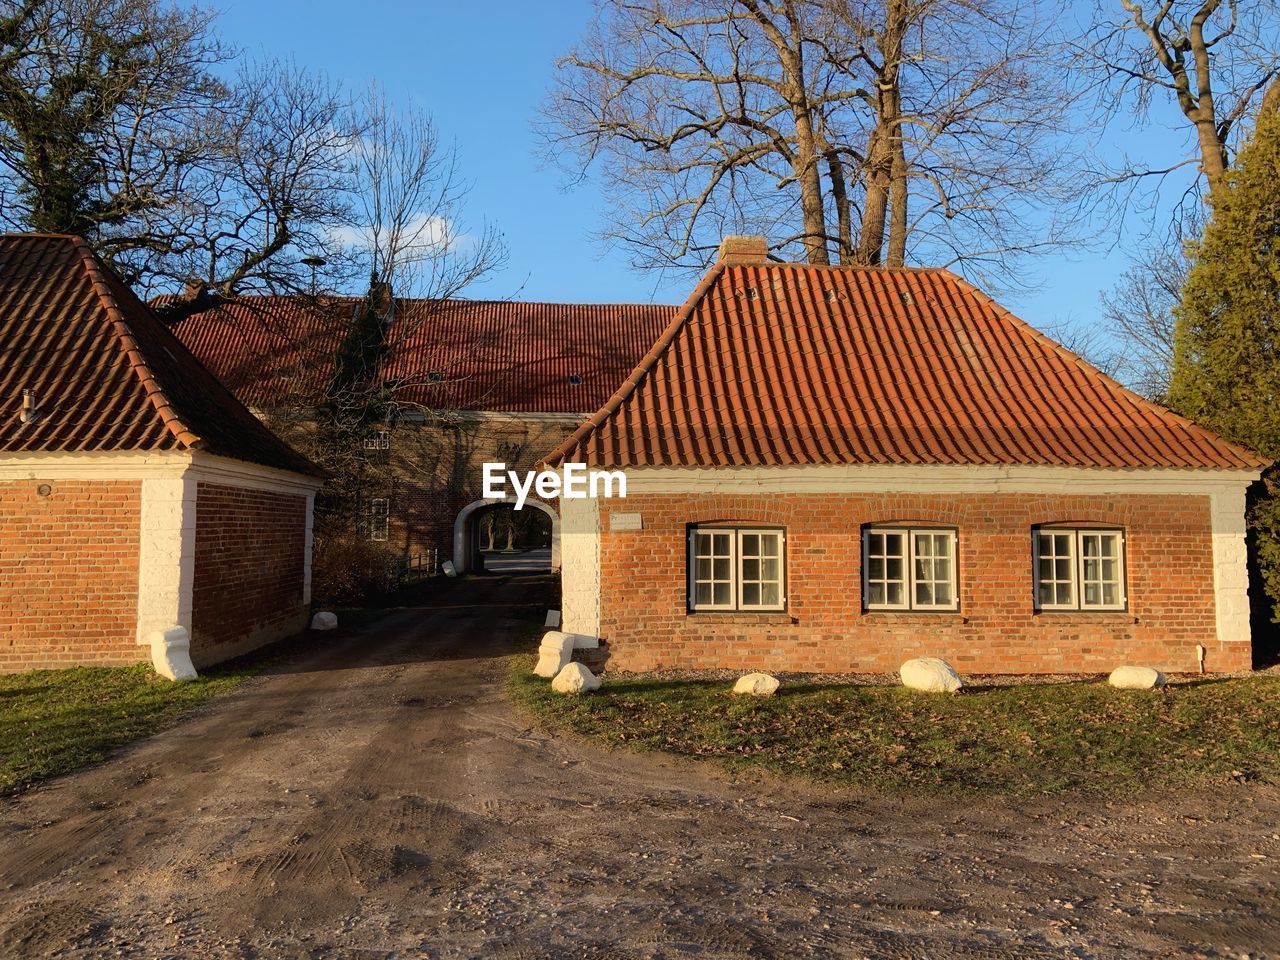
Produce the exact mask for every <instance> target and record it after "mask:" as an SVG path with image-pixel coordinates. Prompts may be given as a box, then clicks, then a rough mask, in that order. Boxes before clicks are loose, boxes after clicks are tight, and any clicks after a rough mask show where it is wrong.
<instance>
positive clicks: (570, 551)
mask: <svg viewBox="0 0 1280 960" xmlns="http://www.w3.org/2000/svg"><path fill="white" fill-rule="evenodd" d="M560 570H561V573H562V575H561V578H560V582H561V584H562V588H563V589H562V596H561V599H560V611H561V626H560V629H561V630H563V631H565V632H566V633H583V634H586V635H587V636H589V637H598V636H599V635H600V501H599V500H595V499H592V498H589V497H588V498H584V499H582V500H561V501H560Z"/></svg>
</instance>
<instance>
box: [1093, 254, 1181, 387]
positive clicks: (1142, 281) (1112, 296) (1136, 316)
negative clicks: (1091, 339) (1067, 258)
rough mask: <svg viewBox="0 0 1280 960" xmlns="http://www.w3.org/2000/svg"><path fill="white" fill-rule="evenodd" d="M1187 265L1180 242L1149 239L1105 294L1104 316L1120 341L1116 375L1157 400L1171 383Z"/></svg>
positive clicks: (1115, 347) (1115, 348)
mask: <svg viewBox="0 0 1280 960" xmlns="http://www.w3.org/2000/svg"><path fill="white" fill-rule="evenodd" d="M1187 267H1188V262H1187V257H1186V254H1185V252H1184V248H1183V247H1182V246H1181V245H1179V244H1176V243H1174V244H1170V243H1157V244H1148V245H1147V246H1145V247H1143V248H1142V249H1140V250H1139V251H1138V253H1137V254H1136V255H1135V256H1134V257H1133V261H1132V263H1131V265H1130V266H1129V268H1128V269H1126V270H1125V272H1124V273H1123V274H1121V276H1120V281H1119V283H1117V284H1116V286H1115V287H1113V288H1112V290H1111V292H1110V293H1104V294H1103V295H1102V316H1103V322H1104V324H1105V327H1106V329H1107V330H1108V331H1109V333H1110V335H1111V336H1112V337H1113V338H1114V341H1115V342H1113V344H1112V347H1111V349H1112V351H1113V354H1112V355H1113V356H1115V357H1116V358H1117V360H1116V369H1115V370H1114V375H1115V376H1117V377H1118V378H1119V379H1120V380H1122V381H1124V382H1125V383H1127V384H1128V385H1129V386H1131V387H1132V388H1133V389H1134V390H1137V391H1138V392H1139V393H1141V394H1142V395H1143V396H1145V397H1148V398H1150V399H1152V400H1157V401H1161V400H1163V398H1164V396H1165V394H1166V393H1167V392H1168V389H1169V372H1170V370H1171V368H1172V365H1173V323H1174V314H1173V310H1174V307H1176V306H1177V305H1178V303H1179V302H1180V301H1181V299H1182V286H1183V284H1184V283H1185V282H1186V279H1187Z"/></svg>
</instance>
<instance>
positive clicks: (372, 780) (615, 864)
mask: <svg viewBox="0 0 1280 960" xmlns="http://www.w3.org/2000/svg"><path fill="white" fill-rule="evenodd" d="M448 587H449V588H450V589H448V590H447V591H442V592H441V593H439V594H438V599H437V600H436V601H434V603H433V605H432V606H430V607H426V608H423V609H416V610H406V611H402V612H398V613H395V614H393V615H391V616H389V617H387V618H385V619H383V620H381V621H379V622H378V623H376V624H373V625H371V626H368V627H364V628H361V629H358V630H353V631H350V632H348V633H346V634H344V635H339V636H338V637H337V638H336V639H335V640H334V641H333V642H332V643H331V644H328V645H326V647H325V649H323V650H320V651H318V652H314V653H310V654H303V655H298V656H297V657H295V658H294V659H293V660H291V661H290V662H288V663H287V664H286V665H285V666H283V667H281V668H279V669H278V670H276V671H275V672H273V673H272V674H271V675H269V676H264V677H262V678H260V679H258V680H255V681H252V682H250V683H249V684H247V685H245V686H243V687H241V688H239V689H238V690H237V691H236V692H234V693H232V694H230V695H228V696H226V697H225V698H222V699H220V700H218V701H216V702H215V703H214V704H213V705H212V706H211V707H210V708H209V709H207V710H206V711H205V712H204V713H202V714H201V715H199V716H197V717H196V718H194V719H192V720H189V721H188V722H185V723H184V724H182V725H181V726H179V727H177V728H174V729H172V730H169V731H167V732H165V733H162V734H160V735H158V736H156V737H153V738H151V739H150V740H147V741H145V742H143V743H141V744H138V745H136V746H134V747H133V748H130V749H128V750H126V751H124V752H123V753H122V754H121V755H120V756H119V757H117V758H116V759H114V760H112V761H111V762H109V763H106V764H103V765H100V766H98V767H96V768H93V769H90V770H87V771H84V772H82V773H80V774H76V775H73V776H70V777H66V778H63V779H61V780H58V781H56V782H53V783H51V784H49V785H47V786H45V787H43V788H41V789H38V790H36V791H33V792H32V793H31V794H29V795H26V796H24V797H21V798H18V799H16V800H10V801H4V802H0V957H5V958H9V957H24V956H41V957H44V956H74V957H91V956H93V957H96V956H124V957H182V958H187V957H191V958H201V960H203V958H218V957H315V958H320V957H324V958H347V957H352V958H354V957H361V958H369V957H401V956H403V957H419V956H424V957H511V958H517V957H519V958H534V957H579V956H582V957H617V958H629V957H671V958H685V957H701V958H719V957H747V956H752V957H808V956H824V957H825V956H840V957H845V956H849V957H861V956H875V957H929V958H936V957H1010V958H1035V957H1075V958H1080V957H1145V956H1151V957H1167V956H1170V955H1177V954H1186V955H1197V954H1200V955H1205V956H1232V957H1239V956H1240V955H1242V954H1248V955H1251V956H1254V957H1257V956H1268V955H1276V954H1280V884H1278V880H1280V869H1278V867H1280V789H1277V788H1276V787H1274V786H1267V785H1257V784H1252V785H1232V786H1222V787H1219V788H1215V789H1213V790H1211V791H1204V792H1200V793H1196V794H1188V795H1182V796H1176V797H1167V796H1166V797H1159V798H1155V799H1152V800H1151V801H1150V802H1146V803H1141V804H1129V805H1114V806H1102V805H1098V804H1091V803H1084V802H1075V801H1072V802H1066V803H1064V802H1063V801H1060V800H1059V801H1054V802H1047V801H1046V802H1043V803H1039V804H1030V805H1027V804H1021V805H1019V806H1017V807H1009V806H1006V805H1003V804H1001V803H996V802H988V803H981V804H973V803H953V802H949V801H946V802H940V801H936V800H920V801H915V800H911V799H908V800H905V801H904V800H901V799H892V798H883V797H877V796H858V795H851V794H846V793H837V792H833V791H823V790H815V789H809V788H805V787H800V786H796V785H791V784H781V783H775V782H769V781H765V782H751V781H741V780H739V781H731V780H729V779H727V778H725V777H722V776H720V775H719V774H717V773H716V772H715V771H714V770H713V769H711V768H704V767H702V766H698V765H692V764H687V763H682V762H677V761H670V760H664V759H662V758H659V757H653V756H640V755H629V754H609V753H603V752H600V751H597V750H595V749H593V748H590V747H586V746H583V745H581V744H578V743H574V742H568V741H565V740H562V739H559V738H552V737H549V736H547V735H545V734H543V733H540V732H536V731H531V730H530V729H529V728H528V724H527V722H526V721H525V720H523V719H522V718H521V717H520V716H519V715H518V714H517V713H516V712H515V711H514V709H513V708H512V707H511V706H510V705H509V704H508V702H507V699H506V694H505V690H504V682H505V677H506V673H507V661H506V660H505V659H504V657H505V655H506V654H507V653H509V651H510V648H511V644H512V640H513V637H516V636H518V635H519V633H520V630H521V629H522V627H521V624H522V623H527V622H528V620H529V618H530V617H532V616H537V617H539V619H540V614H541V610H542V609H543V607H544V605H545V601H544V600H543V591H545V589H546V582H545V580H542V579H539V578H537V577H510V578H506V579H503V580H479V581H465V582H457V583H451V584H449V585H448Z"/></svg>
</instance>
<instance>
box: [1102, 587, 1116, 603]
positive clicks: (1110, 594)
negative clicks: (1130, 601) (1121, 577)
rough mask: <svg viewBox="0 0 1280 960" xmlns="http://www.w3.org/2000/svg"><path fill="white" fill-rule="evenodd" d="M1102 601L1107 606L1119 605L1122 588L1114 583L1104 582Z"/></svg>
mask: <svg viewBox="0 0 1280 960" xmlns="http://www.w3.org/2000/svg"><path fill="white" fill-rule="evenodd" d="M1102 602H1103V603H1105V604H1106V605H1107V606H1112V607H1113V606H1119V604H1120V588H1119V586H1117V585H1116V584H1114V583H1104V584H1103V585H1102Z"/></svg>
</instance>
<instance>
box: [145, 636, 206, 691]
mask: <svg viewBox="0 0 1280 960" xmlns="http://www.w3.org/2000/svg"><path fill="white" fill-rule="evenodd" d="M147 642H148V643H150V644H151V666H152V667H154V668H155V671H156V673H158V674H160V676H162V677H164V678H166V679H168V680H194V679H195V678H196V676H197V674H196V668H195V666H194V665H193V664H192V663H191V637H190V636H188V634H187V628H186V627H169V628H168V629H167V630H153V631H151V633H149V634H148V635H147Z"/></svg>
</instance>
